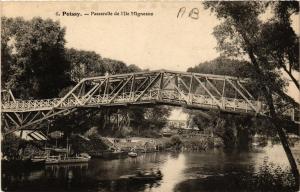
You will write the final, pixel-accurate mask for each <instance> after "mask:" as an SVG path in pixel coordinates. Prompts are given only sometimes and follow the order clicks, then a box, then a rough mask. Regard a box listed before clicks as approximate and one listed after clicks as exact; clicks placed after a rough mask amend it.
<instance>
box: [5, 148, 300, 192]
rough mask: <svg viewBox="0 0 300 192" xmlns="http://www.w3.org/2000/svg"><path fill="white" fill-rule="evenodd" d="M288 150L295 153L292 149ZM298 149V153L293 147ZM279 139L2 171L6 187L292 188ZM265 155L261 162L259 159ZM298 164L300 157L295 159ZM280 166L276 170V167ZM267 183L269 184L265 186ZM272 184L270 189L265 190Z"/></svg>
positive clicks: (125, 190) (132, 190) (179, 191)
mask: <svg viewBox="0 0 300 192" xmlns="http://www.w3.org/2000/svg"><path fill="white" fill-rule="evenodd" d="M298 148H300V145H299V142H298V143H295V146H294V147H292V150H293V152H294V154H295V157H296V158H300V153H299V151H298V150H297V149H298ZM297 151H298V153H297ZM283 156H284V151H283V149H282V146H281V145H280V144H275V145H272V143H271V142H268V144H267V145H266V146H265V147H257V148H255V149H253V150H251V151H247V152H237V151H234V152H230V153H227V152H225V151H224V150H222V149H208V150H206V151H184V152H155V153H143V154H140V155H139V156H138V157H136V158H125V159H114V160H109V161H108V160H106V159H99V158H96V159H91V160H90V162H89V163H88V164H84V166H83V165H79V164H78V165H76V166H75V165H72V166H71V165H70V166H67V165H54V166H51V167H45V168H44V169H40V170H30V169H28V171H27V172H26V173H25V174H24V173H21V172H20V171H15V172H11V171H5V172H3V173H2V186H3V188H2V189H6V191H12V190H19V191H20V190H22V191H53V190H58V191H88V190H89V191H101V192H111V191H114V192H138V191H139V192H146V191H152V192H162V191H166V192H171V191H176V192H186V191H188V192H202V191H213V190H214V191H224V190H225V191H251V192H252V191H261V190H260V189H262V188H263V189H264V191H293V190H292V188H291V186H289V185H290V183H289V182H290V181H291V177H290V175H289V174H288V173H289V172H288V161H287V160H286V158H283ZM266 158H267V161H266V162H267V163H264V161H265V160H266ZM299 164H300V163H299ZM271 165H272V166H271ZM278 166H279V168H280V169H281V170H280V171H279V172H278V171H276V170H279V169H278ZM152 168H153V169H159V170H161V172H162V174H163V178H162V180H161V181H158V182H153V183H126V182H122V183H119V182H118V180H119V178H120V177H121V176H123V175H128V174H134V173H135V172H136V171H137V170H150V169H152ZM268 189H270V190H268ZM271 189H272V190H271Z"/></svg>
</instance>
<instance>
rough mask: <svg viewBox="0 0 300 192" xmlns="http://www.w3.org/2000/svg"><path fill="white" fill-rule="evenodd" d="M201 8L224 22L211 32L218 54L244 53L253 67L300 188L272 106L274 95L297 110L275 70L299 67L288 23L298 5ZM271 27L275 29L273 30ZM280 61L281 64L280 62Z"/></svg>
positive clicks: (213, 5)
mask: <svg viewBox="0 0 300 192" xmlns="http://www.w3.org/2000/svg"><path fill="white" fill-rule="evenodd" d="M204 6H205V8H206V9H210V10H211V11H212V12H213V13H215V15H216V16H217V18H219V19H221V20H222V21H223V22H222V23H221V24H220V25H218V26H217V27H216V28H215V33H214V34H215V37H216V38H217V41H218V45H219V48H220V51H222V52H225V53H226V54H229V55H236V54H237V53H238V54H243V55H245V56H247V57H248V58H249V60H250V62H251V64H252V68H253V73H252V79H253V80H254V81H256V83H257V88H258V89H260V90H262V93H263V95H264V98H265V101H266V103H267V106H268V108H269V114H270V117H271V119H272V124H273V125H274V127H275V128H276V131H277V133H278V135H279V137H280V140H281V143H282V146H283V148H284V150H285V153H286V155H287V158H288V160H289V162H290V165H291V169H292V173H293V175H294V177H295V181H296V185H295V186H296V188H297V189H299V172H298V169H297V164H296V162H295V159H294V157H293V155H292V153H291V150H290V148H289V143H288V141H287V138H286V135H285V133H284V131H283V126H284V123H283V122H282V119H281V117H280V115H281V114H280V113H278V109H275V107H276V108H278V107H277V106H276V104H275V102H276V100H275V98H274V95H278V96H279V97H278V98H279V99H281V100H285V102H288V103H290V104H293V105H294V107H297V108H298V106H299V105H298V103H296V102H295V101H294V100H293V99H292V98H291V97H289V96H288V95H287V94H286V93H285V90H284V87H285V85H286V83H284V79H283V78H282V75H281V74H280V71H278V70H277V69H278V68H280V69H281V68H283V69H284V67H286V66H290V67H288V69H291V70H292V69H293V68H294V67H293V66H296V65H298V64H293V63H294V60H295V59H293V55H296V54H297V53H295V49H294V48H293V47H295V46H297V47H299V42H298V41H297V39H296V38H295V32H294V31H293V29H292V27H291V22H290V16H291V15H292V14H293V13H298V12H299V4H298V2H285V3H282V2H272V3H266V2H258V1H251V2H204ZM270 6H271V10H273V12H274V13H275V14H274V16H273V17H272V18H271V19H270V20H268V21H267V22H264V21H263V20H261V19H260V16H263V13H265V12H266V8H267V7H270ZM297 6H298V8H297ZM270 26H271V27H270ZM273 28H275V29H276V30H273ZM277 30H282V31H284V33H285V38H287V39H288V40H287V41H286V42H282V40H281V39H277V38H282V36H280V35H278V34H276V33H277ZM280 33H281V32H280ZM280 33H279V34H280ZM284 33H283V34H284ZM262 42H264V43H262ZM273 42H275V43H283V45H277V46H279V47H278V48H277V47H276V46H274V45H273ZM274 53H276V54H274ZM270 58H271V59H270ZM274 58H275V59H274ZM280 61H282V62H283V63H280ZM295 68H296V67H295ZM285 71H286V70H285ZM287 74H288V75H289V76H290V78H291V79H292V81H293V83H294V84H295V86H296V87H297V88H298V90H300V89H299V84H298V82H297V81H295V79H293V77H292V76H291V75H292V74H289V73H287Z"/></svg>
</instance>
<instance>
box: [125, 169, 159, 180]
mask: <svg viewBox="0 0 300 192" xmlns="http://www.w3.org/2000/svg"><path fill="white" fill-rule="evenodd" d="M162 177H163V175H162V173H161V172H160V171H159V170H158V171H156V172H154V171H138V172H137V173H136V174H134V175H123V176H121V177H120V179H126V180H131V181H140V182H143V181H156V180H161V179H162Z"/></svg>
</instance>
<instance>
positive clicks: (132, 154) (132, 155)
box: [128, 151, 137, 157]
mask: <svg viewBox="0 0 300 192" xmlns="http://www.w3.org/2000/svg"><path fill="white" fill-rule="evenodd" d="M128 156H129V157H137V153H135V152H132V151H131V152H129V153H128Z"/></svg>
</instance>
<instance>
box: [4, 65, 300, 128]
mask: <svg viewBox="0 0 300 192" xmlns="http://www.w3.org/2000/svg"><path fill="white" fill-rule="evenodd" d="M251 92H253V91H251V87H249V80H248V79H239V78H236V77H231V76H221V75H211V74H199V73H185V72H174V71H147V72H138V73H130V74H119V75H106V76H99V77H89V78H84V79H82V80H81V81H80V82H79V83H78V84H77V85H75V86H74V87H73V89H71V90H70V91H69V92H68V93H67V94H66V95H65V96H64V97H62V98H54V99H43V100H18V99H15V98H14V96H13V94H12V93H11V92H10V91H6V92H5V94H2V103H1V110H2V123H3V124H4V127H5V128H7V129H9V130H10V131H14V130H19V129H36V128H37V127H38V126H39V125H40V123H41V122H43V121H45V120H48V119H50V118H54V117H56V116H59V115H68V114H69V113H72V112H74V111H75V110H77V109H80V108H95V109H100V110H101V109H102V108H105V107H114V106H115V107H128V106H130V105H151V104H163V105H173V106H182V107H186V108H192V109H201V110H211V109H217V110H220V111H222V112H229V113H245V114H251V115H252V114H253V115H255V114H260V115H266V114H267V113H268V109H267V107H266V105H265V104H264V102H263V101H261V100H258V99H257V96H256V95H253V94H251ZM3 93H4V92H3ZM286 114H287V115H289V116H290V117H291V120H293V121H296V120H297V119H296V118H295V113H294V109H288V110H287V112H286Z"/></svg>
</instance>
